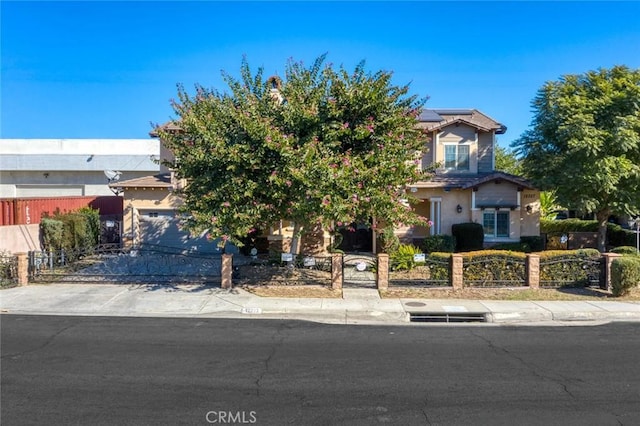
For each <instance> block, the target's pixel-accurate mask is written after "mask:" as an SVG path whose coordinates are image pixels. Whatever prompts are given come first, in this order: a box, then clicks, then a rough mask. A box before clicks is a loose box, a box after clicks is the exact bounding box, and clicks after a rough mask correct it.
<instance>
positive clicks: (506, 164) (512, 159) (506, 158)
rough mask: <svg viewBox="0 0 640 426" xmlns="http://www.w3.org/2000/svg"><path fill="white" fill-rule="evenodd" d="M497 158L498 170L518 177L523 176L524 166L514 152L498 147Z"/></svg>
mask: <svg viewBox="0 0 640 426" xmlns="http://www.w3.org/2000/svg"><path fill="white" fill-rule="evenodd" d="M495 156H496V170H499V171H501V172H505V173H509V174H512V175H516V176H520V175H521V174H522V164H521V162H520V160H519V159H518V157H517V155H516V153H515V152H514V151H512V150H509V149H506V148H503V147H501V146H498V145H496V147H495Z"/></svg>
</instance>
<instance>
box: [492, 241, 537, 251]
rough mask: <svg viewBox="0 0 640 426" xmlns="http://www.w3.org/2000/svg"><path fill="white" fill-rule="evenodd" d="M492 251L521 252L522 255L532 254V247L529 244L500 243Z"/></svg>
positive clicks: (493, 246)
mask: <svg viewBox="0 0 640 426" xmlns="http://www.w3.org/2000/svg"><path fill="white" fill-rule="evenodd" d="M491 249H492V250H507V251H519V252H522V253H531V247H529V244H527V243H522V242H520V243H500V244H494V245H492V246H491Z"/></svg>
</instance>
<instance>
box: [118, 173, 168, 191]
mask: <svg viewBox="0 0 640 426" xmlns="http://www.w3.org/2000/svg"><path fill="white" fill-rule="evenodd" d="M172 185H173V184H172V182H171V174H170V173H160V174H157V175H153V176H143V177H140V178H135V179H129V180H123V181H120V182H113V183H110V184H109V187H111V188H169V187H171V186H172Z"/></svg>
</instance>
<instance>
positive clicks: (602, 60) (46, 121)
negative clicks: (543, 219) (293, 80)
mask: <svg viewBox="0 0 640 426" xmlns="http://www.w3.org/2000/svg"><path fill="white" fill-rule="evenodd" d="M0 12H1V16H0V18H1V26H0V28H1V29H0V31H1V45H0V47H1V67H2V68H1V70H2V74H1V111H0V112H1V123H0V124H1V127H0V137H2V138H147V137H148V132H149V130H150V129H151V124H150V123H162V122H165V121H167V120H168V119H170V118H171V117H173V112H172V110H171V107H170V103H169V101H170V99H171V98H174V97H175V96H176V84H177V83H182V84H184V86H185V87H186V88H187V90H189V91H191V92H192V90H191V89H192V88H193V86H194V84H195V83H200V84H202V85H203V86H205V87H211V88H216V89H218V90H224V89H225V85H224V83H223V82H222V80H221V78H220V74H221V71H222V70H224V71H226V72H228V73H230V74H232V75H236V76H237V75H238V70H239V68H240V62H241V60H242V57H243V55H246V57H247V60H248V62H249V64H250V65H251V67H252V68H253V69H257V68H258V67H263V68H264V70H265V74H267V75H270V74H280V75H282V74H283V73H284V68H285V64H286V62H287V60H289V59H290V58H291V59H294V60H296V61H304V62H305V63H311V62H312V61H313V60H314V59H315V58H317V57H318V56H319V55H321V54H323V53H327V54H328V57H327V61H328V62H331V63H333V64H334V65H336V66H338V65H344V66H345V67H346V68H347V69H353V68H354V67H355V65H356V64H357V63H358V62H360V61H361V60H364V61H365V63H366V69H367V70H369V71H371V72H375V71H378V70H386V71H392V72H393V73H394V83H396V84H399V85H400V84H402V85H403V84H407V83H409V84H410V87H411V93H413V94H417V95H419V96H421V97H422V96H428V97H429V100H428V102H427V104H426V106H427V107H430V108H477V109H480V110H481V111H483V112H484V113H486V114H488V115H489V116H491V117H493V118H494V119H496V120H498V121H500V122H502V123H504V124H505V125H506V126H507V127H508V131H507V133H506V134H505V135H502V136H501V137H500V139H499V143H500V144H501V145H502V146H508V144H509V143H510V142H511V141H512V140H514V139H516V138H518V137H519V136H520V135H521V134H522V132H523V131H525V130H526V129H527V127H528V126H529V124H530V122H531V107H530V105H531V100H532V99H533V97H534V96H535V94H536V91H537V90H538V89H539V88H540V87H541V86H542V84H544V82H546V81H550V80H557V79H558V78H560V77H561V76H562V75H565V74H576V73H583V72H586V71H589V70H593V69H597V68H609V67H611V66H613V65H622V64H623V65H627V66H629V67H631V68H640V19H638V16H640V2H577V1H574V2H480V1H474V2H460V1H447V2H427V1H412V2H382V1H376V2H368V1H360V2H338V1H329V2H303V1H295V2H268V1H262V2H246V1H236V2H213V1H199V2H152V1H135V2H100V1H92V2H78V1H74V2H51V1H47V2H27V1H17V2H12V1H2V2H0Z"/></svg>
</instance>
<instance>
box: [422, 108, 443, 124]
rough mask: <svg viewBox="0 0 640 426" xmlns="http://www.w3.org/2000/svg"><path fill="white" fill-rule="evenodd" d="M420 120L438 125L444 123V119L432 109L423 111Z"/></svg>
mask: <svg viewBox="0 0 640 426" xmlns="http://www.w3.org/2000/svg"><path fill="white" fill-rule="evenodd" d="M418 120H419V121H427V122H435V123H437V122H439V121H442V120H443V118H442V117H441V116H440V115H438V113H436V112H435V111H434V110H432V109H423V110H422V112H421V113H420V115H419V116H418Z"/></svg>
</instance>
